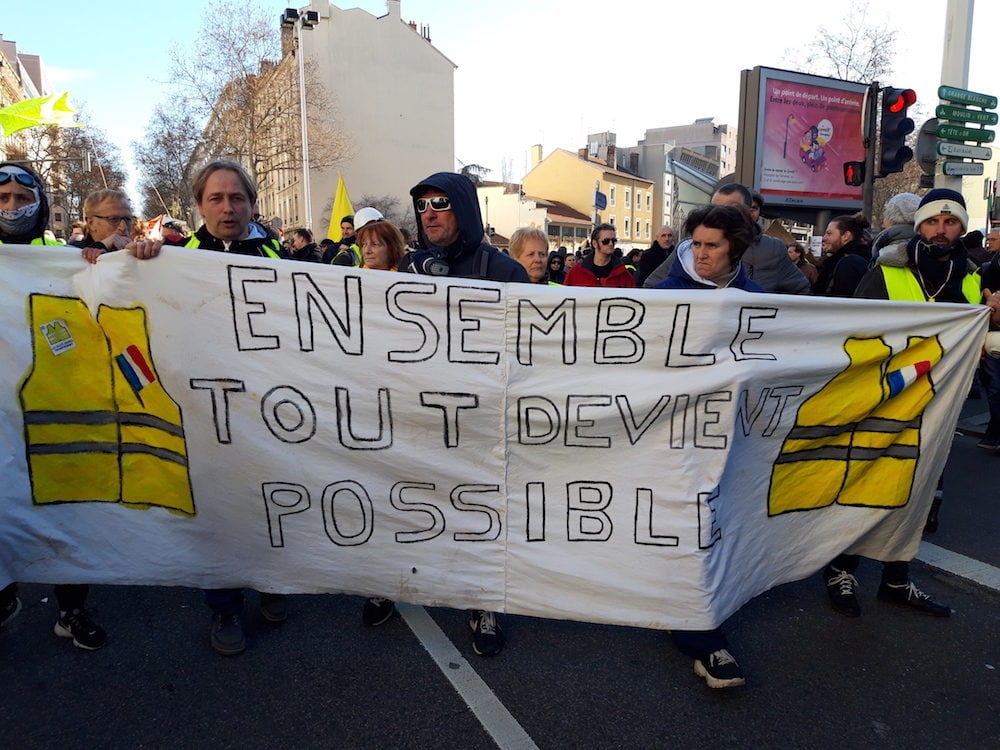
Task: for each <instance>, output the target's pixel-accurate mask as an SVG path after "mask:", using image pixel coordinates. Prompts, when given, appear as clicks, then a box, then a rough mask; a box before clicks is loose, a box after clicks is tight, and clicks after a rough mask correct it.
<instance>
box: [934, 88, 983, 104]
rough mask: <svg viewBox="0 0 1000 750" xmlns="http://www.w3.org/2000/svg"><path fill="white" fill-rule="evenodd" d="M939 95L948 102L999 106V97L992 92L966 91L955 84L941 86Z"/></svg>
mask: <svg viewBox="0 0 1000 750" xmlns="http://www.w3.org/2000/svg"><path fill="white" fill-rule="evenodd" d="M938 96H939V97H940V98H941V99H944V100H945V101H948V102H955V103H956V104H971V105H972V106H973V107H983V108H985V109H996V106H997V98H996V97H995V96H993V95H991V94H977V93H976V92H975V91H966V90H965V89H958V88H955V87H954V86H939V87H938Z"/></svg>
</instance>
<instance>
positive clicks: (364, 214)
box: [354, 206, 385, 232]
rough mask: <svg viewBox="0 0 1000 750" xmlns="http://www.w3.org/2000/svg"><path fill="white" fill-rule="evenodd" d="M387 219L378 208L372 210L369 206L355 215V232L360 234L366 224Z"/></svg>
mask: <svg viewBox="0 0 1000 750" xmlns="http://www.w3.org/2000/svg"><path fill="white" fill-rule="evenodd" d="M384 220H385V217H384V216H383V215H382V212H381V211H379V210H378V209H377V208H372V207H371V206H367V207H366V208H362V209H360V210H359V211H358V212H357V213H356V214H354V231H355V232H360V231H361V228H362V227H363V226H365V224H371V223H372V222H373V221H384Z"/></svg>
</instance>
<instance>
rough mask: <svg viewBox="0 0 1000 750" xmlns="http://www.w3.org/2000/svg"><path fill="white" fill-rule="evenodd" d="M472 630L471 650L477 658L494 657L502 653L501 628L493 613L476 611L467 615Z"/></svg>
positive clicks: (502, 637) (502, 638) (502, 639)
mask: <svg viewBox="0 0 1000 750" xmlns="http://www.w3.org/2000/svg"><path fill="white" fill-rule="evenodd" d="M469 628H470V629H471V630H472V650H473V651H475V652H476V654H478V655H479V656H496V655H497V654H499V653H500V652H501V651H503V644H504V635H503V628H501V627H500V621H499V620H498V619H497V616H496V613H495V612H484V611H483V610H481V609H477V610H475V611H473V612H470V613H469Z"/></svg>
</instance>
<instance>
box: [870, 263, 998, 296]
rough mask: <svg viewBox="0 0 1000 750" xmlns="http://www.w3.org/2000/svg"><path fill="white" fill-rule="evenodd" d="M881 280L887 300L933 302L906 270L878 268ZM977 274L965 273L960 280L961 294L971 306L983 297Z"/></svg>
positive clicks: (888, 267)
mask: <svg viewBox="0 0 1000 750" xmlns="http://www.w3.org/2000/svg"><path fill="white" fill-rule="evenodd" d="M880 268H881V269H882V278H884V279H885V290H886V292H887V293H888V294H889V299H892V300H898V301H906V302H934V300H933V299H931V298H929V297H927V295H926V294H924V290H923V288H922V287H921V286H920V282H919V281H917V277H916V276H915V275H914V274H913V272H912V271H911V270H910V269H908V268H901V267H899V266H880ZM979 283H980V281H979V274H978V273H967V274H965V278H963V279H962V294H963V295H965V298H966V299H967V300H968V301H969V302H971V303H972V304H973V305H975V304H977V303H978V302H979V301H980V300H981V299H982V297H983V294H982V292H981V291H980V289H979Z"/></svg>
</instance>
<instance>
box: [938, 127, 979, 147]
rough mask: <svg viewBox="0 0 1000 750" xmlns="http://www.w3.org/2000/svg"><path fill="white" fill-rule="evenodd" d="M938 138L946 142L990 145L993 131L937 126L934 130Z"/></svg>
mask: <svg viewBox="0 0 1000 750" xmlns="http://www.w3.org/2000/svg"><path fill="white" fill-rule="evenodd" d="M935 132H936V133H937V136H938V138H944V139H945V140H948V141H976V142H977V143H991V142H992V141H993V131H992V130H986V129H985V128H963V127H961V126H960V125H938V126H937V128H936V129H935Z"/></svg>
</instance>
